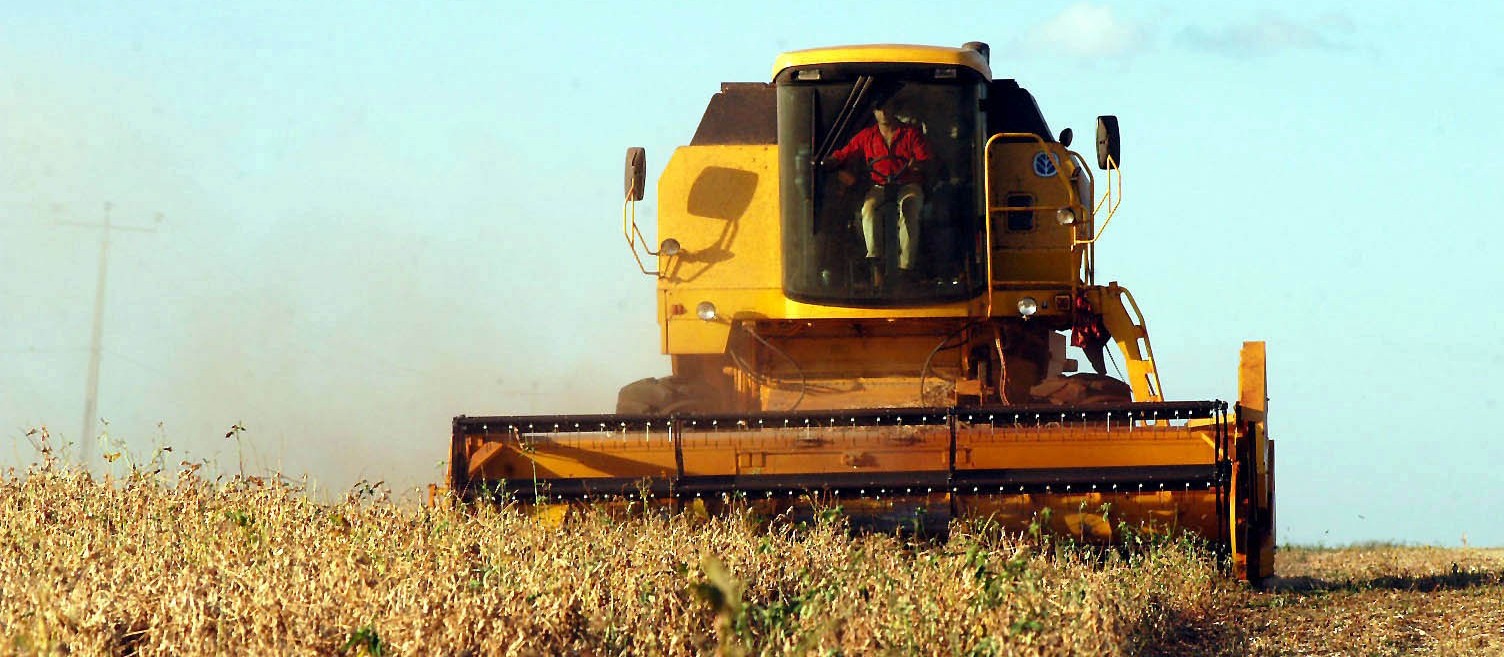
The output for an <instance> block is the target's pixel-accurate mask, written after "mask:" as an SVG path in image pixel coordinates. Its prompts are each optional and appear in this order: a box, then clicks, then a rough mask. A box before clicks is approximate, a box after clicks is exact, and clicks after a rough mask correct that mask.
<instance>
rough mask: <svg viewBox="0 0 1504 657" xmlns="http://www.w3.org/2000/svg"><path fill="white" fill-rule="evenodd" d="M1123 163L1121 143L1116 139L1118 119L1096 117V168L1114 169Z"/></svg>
mask: <svg viewBox="0 0 1504 657" xmlns="http://www.w3.org/2000/svg"><path fill="white" fill-rule="evenodd" d="M1122 163H1123V143H1122V142H1121V141H1120V140H1119V138H1118V117H1116V116H1099V117H1097V168H1098V169H1116V168H1118V166H1119V165H1121V164H1122Z"/></svg>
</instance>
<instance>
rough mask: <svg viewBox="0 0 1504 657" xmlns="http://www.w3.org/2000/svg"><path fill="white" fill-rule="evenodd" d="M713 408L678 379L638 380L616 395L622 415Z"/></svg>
mask: <svg viewBox="0 0 1504 657" xmlns="http://www.w3.org/2000/svg"><path fill="white" fill-rule="evenodd" d="M709 409H710V402H709V400H708V399H707V398H706V396H705V395H704V394H703V393H702V392H701V391H700V389H699V388H698V387H697V386H695V385H693V384H691V383H689V382H688V381H685V380H683V379H681V378H679V377H673V376H666V377H663V378H658V379H655V378H647V379H639V380H637V381H633V382H632V383H628V384H627V385H625V386H622V389H621V391H620V392H618V393H617V394H616V412H617V413H619V414H623V415H668V414H670V413H694V412H703V411H707V410H709Z"/></svg>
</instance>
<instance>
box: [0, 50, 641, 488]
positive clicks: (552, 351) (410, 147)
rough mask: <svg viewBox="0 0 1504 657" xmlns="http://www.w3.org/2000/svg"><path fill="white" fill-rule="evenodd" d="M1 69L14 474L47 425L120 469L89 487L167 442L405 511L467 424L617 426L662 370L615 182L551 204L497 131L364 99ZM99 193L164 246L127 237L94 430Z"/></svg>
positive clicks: (111, 293)
mask: <svg viewBox="0 0 1504 657" xmlns="http://www.w3.org/2000/svg"><path fill="white" fill-rule="evenodd" d="M7 59H8V60H9V61H10V62H11V63H12V64H22V63H24V62H21V61H20V60H21V59H23V58H22V57H21V56H20V55H19V54H18V53H15V52H5V51H0V62H3V61H5V60H7ZM32 63H33V64H35V63H36V62H32ZM0 68H6V69H8V70H9V71H15V72H16V73H15V75H13V76H11V77H10V79H8V80H7V81H6V83H5V84H4V85H0V113H3V114H4V115H5V116H6V117H7V118H6V121H4V122H0V152H3V153H5V156H4V157H3V158H0V210H3V213H0V262H4V263H5V264H6V269H7V271H6V273H5V275H4V276H0V436H3V437H4V438H5V443H6V444H5V445H4V447H0V464H3V465H6V466H13V467H24V466H25V465H26V464H28V463H31V462H33V461H35V460H36V459H37V458H38V455H37V454H36V452H35V443H36V441H37V440H38V436H37V435H35V434H33V435H31V436H28V433H31V432H34V431H35V430H38V429H41V428H42V427H45V428H46V429H47V431H48V432H49V434H50V436H51V439H52V442H53V444H54V445H67V449H68V451H69V452H70V453H72V454H74V455H80V454H82V453H85V452H87V451H92V452H93V453H94V454H96V455H98V454H100V453H101V452H112V453H113V452H121V453H123V459H117V460H116V461H115V462H114V463H112V464H105V463H103V462H102V461H96V463H95V464H94V468H95V470H96V471H102V470H104V469H107V468H113V469H115V470H116V471H117V472H119V471H121V470H122V469H123V468H124V467H125V464H126V463H127V462H130V461H134V462H145V461H148V460H150V459H151V458H152V457H153V455H154V454H157V453H158V451H157V450H158V449H159V448H161V447H164V446H169V447H171V448H172V452H170V453H165V455H164V459H165V460H166V462H167V463H168V464H170V465H171V466H174V467H175V466H176V465H177V463H178V462H180V461H194V462H199V461H203V462H207V463H208V466H209V468H210V470H211V471H217V472H220V473H224V474H231V473H234V472H236V471H237V470H239V468H240V467H241V463H242V462H244V464H245V465H244V467H245V469H246V470H247V471H251V472H256V473H267V472H271V471H278V472H282V473H284V474H286V475H288V476H291V477H294V478H296V477H300V476H303V475H307V476H309V477H310V478H312V479H313V480H315V481H316V482H318V484H319V487H320V488H321V489H323V490H326V491H338V490H341V489H343V488H345V487H348V486H350V485H351V484H352V483H354V482H356V481H359V480H361V479H366V480H370V481H376V480H382V481H385V482H387V483H388V484H389V485H391V486H392V487H393V488H394V489H395V490H396V491H397V492H398V493H399V494H400V493H403V492H407V491H411V490H413V489H416V488H417V487H420V486H422V485H423V484H426V483H428V482H436V481H439V480H440V479H441V478H442V474H443V463H442V461H443V459H444V458H446V456H447V450H448V441H449V434H448V431H449V423H450V419H451V418H452V417H453V416H455V415H458V414H468V415H487V414H513V413H530V412H549V413H564V412H579V413H583V412H608V411H609V410H610V408H611V404H612V402H613V401H614V399H615V392H616V389H617V387H618V386H620V385H621V384H624V383H627V382H630V381H632V380H635V379H636V378H640V377H642V376H648V375H653V374H658V373H660V370H662V369H664V368H665V367H666V362H665V361H663V359H662V358H661V356H658V354H657V334H656V331H657V328H656V325H655V324H654V322H653V310H652V303H653V296H652V284H651V281H650V280H648V279H645V278H642V277H631V276H629V275H628V274H630V273H631V270H630V269H629V267H630V266H631V265H630V261H627V260H626V257H627V256H626V254H625V253H621V252H620V247H619V245H617V244H615V243H614V242H612V241H611V238H612V237H613V236H614V231H613V226H612V224H613V222H614V221H615V220H616V217H615V213H616V212H617V211H618V210H619V205H618V203H617V201H616V200H615V193H616V190H615V183H616V180H617V177H616V176H605V177H604V180H606V181H608V182H602V183H600V184H598V185H595V186H594V187H596V188H597V189H593V190H591V191H592V193H584V194H582V193H579V192H578V190H576V191H573V192H571V191H570V190H567V189H559V190H558V191H548V188H547V187H546V186H545V185H544V183H543V181H540V180H539V179H540V178H544V177H546V176H547V175H548V173H549V172H547V171H538V170H526V169H524V168H522V167H519V166H518V165H517V164H516V159H517V158H516V157H513V158H508V157H505V156H504V155H501V154H505V153H507V152H511V153H514V154H515V153H517V149H516V148H508V146H507V141H508V140H509V139H512V138H513V136H512V135H510V134H508V133H506V132H504V131H491V132H488V131H486V130H485V129H483V128H482V129H476V128H475V127H474V126H464V125H460V126H450V127H440V128H432V127H429V126H430V124H431V123H433V121H432V120H431V119H428V118H425V117H423V116H422V115H421V114H416V113H414V114H402V113H397V112H389V113H385V114H384V113H382V112H381V111H379V109H378V110H373V109H372V105H371V104H368V103H363V102H361V101H360V99H358V98H357V99H353V100H350V99H346V100H339V101H338V102H341V103H345V104H347V105H348V107H347V108H346V109H347V110H348V111H345V112H343V113H342V114H339V115H340V116H342V117H343V118H344V120H340V121H329V120H327V119H325V120H323V121H322V122H321V121H319V120H312V119H310V120H309V121H308V122H306V123H300V122H298V121H296V120H294V121H291V122H283V121H280V120H278V117H271V120H266V118H265V117H259V118H258V116H257V114H258V112H260V111H261V109H260V108H259V107H257V106H254V105H253V104H251V103H249V101H247V104H245V105H243V106H231V107H208V108H206V107H202V106H197V105H194V104H192V101H189V100H185V99H184V98H183V97H182V96H180V95H178V94H176V93H174V90H172V89H167V88H162V87H152V86H151V85H149V84H146V83H143V82H141V81H140V80H134V79H129V78H126V77H122V76H119V75H115V74H106V73H104V72H102V71H101V70H93V69H84V68H80V69H71V70H67V69H59V68H56V67H53V68H49V69H43V68H39V67H29V66H25V65H21V66H16V65H11V66H3V65H0ZM102 99H107V100H108V102H102ZM225 102H227V103H231V101H225ZM231 104H233V103H231ZM281 111H286V110H281ZM216 112H223V116H214V114H215V113H216ZM405 122H411V123H413V124H415V125H419V126H420V127H418V128H414V127H412V126H411V125H407V124H406V123H405ZM424 130H433V131H434V132H432V133H428V132H423V131H424ZM498 130H500V129H498ZM613 159H614V158H613ZM555 173H563V174H567V175H571V176H573V177H575V178H596V177H600V176H597V175H596V173H595V172H590V173H589V174H586V175H581V173H580V172H579V171H568V172H555ZM498 181H509V183H508V184H498ZM518 189H527V190H530V191H529V193H527V194H519V193H518V191H517V190H518ZM593 192H599V194H598V195H597V194H594V193H593ZM106 204H108V205H109V210H108V212H109V213H110V221H111V223H112V224H113V225H114V226H116V227H125V228H141V229H146V230H116V231H112V232H111V233H110V235H109V241H110V245H109V265H108V266H109V277H108V287H107V292H106V304H105V310H104V316H103V322H104V324H103V326H104V331H103V349H102V358H101V362H102V365H101V383H100V390H99V412H98V415H99V418H100V419H101V422H100V423H98V425H97V426H95V427H91V428H89V430H88V431H85V430H84V428H83V427H81V426H80V425H81V418H82V416H83V408H84V397H85V392H86V372H87V368H88V359H89V345H90V327H91V323H92V321H93V319H94V317H93V303H94V295H95V280H96V276H97V272H98V266H99V253H100V249H101V237H102V232H103V231H102V229H101V228H99V227H98V225H100V224H102V222H103V220H104V213H105V212H106V209H105V208H106ZM158 215H160V220H159V219H158ZM566 241H567V242H568V243H569V244H570V245H571V249H569V250H563V249H560V248H559V246H558V245H559V244H561V243H565V242H566ZM634 299H635V301H633V300H634ZM603 365H605V366H603ZM235 425H239V426H243V427H244V428H245V431H244V432H242V433H241V434H240V441H239V442H237V441H236V440H235V439H234V438H233V437H231V438H227V437H226V436H225V434H226V433H227V432H229V431H230V429H231V427H232V426H235ZM98 434H103V435H104V436H105V439H104V440H105V441H106V442H104V443H100V442H98V441H97V439H96V435H98ZM85 442H87V443H88V447H89V448H90V449H89V450H86V449H85V448H84V444H85Z"/></svg>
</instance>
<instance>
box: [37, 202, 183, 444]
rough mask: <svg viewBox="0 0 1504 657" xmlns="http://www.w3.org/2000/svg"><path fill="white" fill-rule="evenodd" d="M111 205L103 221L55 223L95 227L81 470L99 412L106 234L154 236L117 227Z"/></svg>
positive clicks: (107, 255) (106, 274)
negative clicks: (96, 260)
mask: <svg viewBox="0 0 1504 657" xmlns="http://www.w3.org/2000/svg"><path fill="white" fill-rule="evenodd" d="M113 209H114V204H113V203H109V202H106V203H105V204H104V221H103V222H101V223H94V224H91V223H81V222H76V221H58V222H57V224H58V225H60V226H75V227H79V228H98V229H100V232H99V278H98V280H97V282H96V283H95V287H94V325H93V327H92V329H91V331H90V333H89V379H88V382H87V383H86V384H85V388H84V420H83V430H82V431H81V432H79V434H78V442H79V452H78V459H79V463H80V465H82V466H84V467H85V468H88V467H90V466H91V465H93V464H92V463H91V462H90V461H91V460H92V459H93V446H94V441H93V440H92V439H91V438H90V435H91V433H92V430H93V427H94V421H95V417H96V416H97V415H98V411H99V364H100V357H101V356H102V355H103V353H104V299H105V283H106V282H107V281H108V280H109V267H110V233H111V232H113V231H117V230H118V231H123V232H132V233H155V232H157V227H156V225H153V226H151V227H150V228H147V227H144V226H121V225H117V224H115V223H114V222H113V221H112V217H111V212H110V211H111V210H113ZM156 223H157V224H160V223H162V213H160V212H158V213H157V215H156Z"/></svg>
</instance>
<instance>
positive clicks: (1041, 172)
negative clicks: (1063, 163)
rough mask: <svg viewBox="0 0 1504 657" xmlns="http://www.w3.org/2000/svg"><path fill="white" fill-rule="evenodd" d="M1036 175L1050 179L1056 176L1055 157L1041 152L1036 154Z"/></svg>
mask: <svg viewBox="0 0 1504 657" xmlns="http://www.w3.org/2000/svg"><path fill="white" fill-rule="evenodd" d="M1034 175H1036V176H1039V177H1040V178H1049V177H1051V176H1054V175H1055V157H1054V156H1053V155H1050V154H1049V153H1046V152H1044V151H1040V152H1038V153H1035V154H1034Z"/></svg>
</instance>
